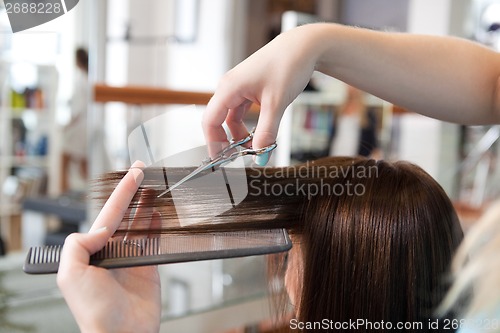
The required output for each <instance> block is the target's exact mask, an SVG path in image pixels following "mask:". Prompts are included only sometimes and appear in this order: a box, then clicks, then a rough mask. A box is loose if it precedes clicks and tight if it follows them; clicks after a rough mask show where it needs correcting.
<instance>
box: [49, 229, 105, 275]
mask: <svg viewBox="0 0 500 333" xmlns="http://www.w3.org/2000/svg"><path fill="white" fill-rule="evenodd" d="M110 236H111V234H110V232H109V229H108V228H107V227H103V228H99V229H96V230H94V231H92V232H90V233H88V234H81V233H73V234H71V235H69V236H68V237H66V240H65V241H64V246H63V250H62V253H61V262H60V264H59V273H61V271H65V270H70V271H71V270H73V269H77V268H78V267H80V268H81V267H82V266H84V267H87V266H88V264H89V260H90V256H91V255H92V254H94V253H96V252H97V251H99V250H100V249H102V248H103V247H104V245H106V242H107V241H108V239H109V237H110Z"/></svg>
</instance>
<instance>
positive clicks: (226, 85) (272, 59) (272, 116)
mask: <svg viewBox="0 0 500 333" xmlns="http://www.w3.org/2000/svg"><path fill="white" fill-rule="evenodd" d="M311 37H312V36H311V33H310V31H309V30H308V29H301V28H299V29H294V30H293V31H290V32H287V33H284V34H281V35H279V36H278V37H277V38H275V39H274V40H273V41H271V42H270V43H269V44H267V45H266V46H264V47H263V48H261V49H260V50H259V51H257V52H256V53H254V54H253V55H252V56H250V57H249V58H248V59H246V60H245V61H243V62H242V63H240V64H239V65H238V66H236V67H235V68H233V69H232V70H231V71H229V72H228V73H227V74H225V75H224V77H223V78H222V79H221V81H220V82H219V86H218V88H217V90H216V91H215V94H214V96H213V97H212V99H211V100H210V102H209V103H208V106H207V109H206V111H205V113H204V116H203V129H204V132H205V138H206V140H207V143H208V144H209V147H210V146H211V143H217V142H226V141H227V136H226V133H225V131H224V129H223V128H222V124H223V123H224V122H226V124H227V126H228V128H229V130H230V132H231V136H232V137H233V138H234V139H241V138H244V137H245V136H247V135H248V129H247V128H246V126H245V124H244V123H243V118H244V115H245V113H246V112H247V111H248V109H249V107H250V106H251V104H252V103H256V104H258V105H260V107H261V111H260V115H259V120H258V123H257V127H256V130H255V136H254V140H253V144H252V146H253V147H254V148H262V147H264V146H267V145H269V144H272V143H273V142H275V141H276V137H277V134H278V127H279V123H280V120H281V117H282V116H283V112H284V111H285V108H286V107H287V106H288V105H289V104H290V103H291V102H292V101H293V100H294V99H295V98H296V97H297V96H298V95H299V94H300V93H301V92H302V91H303V90H304V87H305V86H306V85H307V83H308V82H309V79H310V78H311V75H312V73H313V71H314V66H315V61H316V57H315V53H314V52H315V51H317V48H315V47H313V45H312V43H313V40H315V38H311ZM314 42H315V41H314ZM315 49H316V50H315ZM215 146H216V145H215ZM210 153H211V154H212V153H214V151H213V149H211V151H210ZM256 162H257V163H258V164H261V165H264V164H266V163H267V158H266V156H263V158H262V159H260V161H259V160H256Z"/></svg>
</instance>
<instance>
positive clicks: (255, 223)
mask: <svg viewBox="0 0 500 333" xmlns="http://www.w3.org/2000/svg"><path fill="white" fill-rule="evenodd" d="M300 168H301V169H300ZM185 172H186V170H184V173H185ZM229 172H230V171H229ZM145 174H146V177H145V180H144V182H143V185H142V186H141V189H140V190H139V193H138V195H137V196H136V199H134V201H133V203H132V205H131V207H137V206H138V202H139V195H140V194H141V193H143V194H144V193H146V194H147V195H151V196H155V197H156V196H157V195H158V193H160V192H161V191H163V188H158V183H159V182H158V179H162V176H161V175H162V171H161V170H159V169H151V170H146V172H145ZM122 176H123V173H116V174H112V175H107V179H106V180H105V181H103V182H101V183H100V184H99V185H100V187H98V192H100V193H106V194H105V195H104V196H102V197H101V199H105V198H106V197H107V195H109V193H110V191H111V190H112V188H113V187H114V185H115V184H116V182H117V181H118V180H119V179H120V178H121V177H122ZM179 177H180V176H179ZM247 177H248V181H249V184H250V183H251V182H252V181H253V182H254V183H253V184H252V186H250V191H249V194H248V195H247V197H246V198H245V200H243V202H241V203H240V204H239V205H238V206H236V208H234V209H231V210H229V211H227V212H225V213H223V214H221V215H219V216H217V217H214V218H211V219H210V223H205V224H198V225H193V226H188V227H183V228H180V227H179V226H178V225H177V224H176V223H175V219H176V217H175V210H174V209H173V207H172V201H171V198H169V197H168V196H167V197H165V198H158V199H156V201H154V203H153V205H154V207H156V208H158V209H159V210H160V212H161V214H162V216H163V222H162V223H163V224H162V228H161V230H160V231H161V232H174V233H175V232H207V231H217V230H227V229H229V230H235V229H245V230H248V229H269V228H287V229H289V230H290V232H291V233H292V234H293V235H297V236H298V237H297V238H298V239H300V242H301V243H300V246H301V249H302V253H303V272H302V274H301V276H302V279H303V281H302V288H301V291H300V297H299V300H300V304H298V309H300V310H299V312H300V313H297V320H300V321H302V322H321V321H322V320H324V319H327V320H330V321H332V322H345V321H349V320H358V319H363V320H367V321H370V322H372V323H373V322H378V323H380V322H381V321H385V322H386V323H387V322H391V323H393V324H394V325H396V323H398V322H401V323H411V322H420V323H422V327H421V328H420V327H419V330H423V331H426V330H429V331H430V329H429V327H428V320H429V319H431V318H432V314H433V312H432V311H433V310H434V309H435V307H436V306H437V305H438V304H439V302H440V301H441V299H442V297H443V296H444V293H445V291H446V284H445V283H444V277H445V273H446V272H447V270H448V268H449V264H450V262H451V258H452V255H453V253H454V251H455V249H456V248H457V246H458V245H459V243H460V241H461V239H462V237H463V234H462V231H461V228H460V224H459V221H458V218H457V215H456V213H455V211H454V209H453V206H452V204H451V202H450V200H449V198H448V197H447V195H446V194H445V192H444V191H443V189H442V188H441V187H440V186H439V184H438V183H437V182H436V181H435V180H434V179H432V177H430V176H429V175H428V174H427V173H426V172H424V171H423V170H422V169H421V168H419V167H417V166H415V165H413V164H410V163H407V162H396V163H389V162H385V161H374V160H369V159H364V158H343V157H331V158H325V159H321V160H317V161H313V162H308V163H306V164H303V165H299V166H292V167H284V168H258V169H257V168H249V169H247ZM259 182H260V183H259ZM264 182H267V183H268V184H271V185H272V186H275V187H280V186H281V188H282V189H283V188H285V186H288V189H289V190H290V191H288V192H287V193H286V194H285V193H284V192H281V193H279V194H278V195H274V194H272V193H271V194H270V193H265V192H264V191H259V189H262V187H259V184H260V185H262V184H264ZM290 184H291V185H292V186H290ZM304 188H305V189H307V190H312V189H314V190H315V191H314V192H315V195H311V194H312V193H310V192H307V191H304V190H303V189H304ZM349 188H350V189H351V192H348V189H349ZM300 189H302V190H300ZM318 189H321V193H320V192H318V191H317V190H318ZM356 189H357V190H356ZM145 190H147V191H145ZM191 190H192V189H191ZM148 191H149V192H148ZM148 193H149V194H148ZM275 194H276V193H275ZM217 200H218V198H213V197H199V196H197V197H194V196H193V194H192V191H191V193H190V191H189V190H187V191H186V201H185V204H186V205H187V206H189V205H192V206H193V211H192V212H193V215H196V214H200V215H203V212H204V209H203V206H204V205H217V202H218V201H217ZM127 226H128V222H127V221H126V220H125V221H124V223H123V225H122V227H120V231H119V232H125V231H126V230H127ZM441 328H442V327H441ZM393 329H394V328H393ZM362 330H363V331H370V328H369V327H364V328H363V329H362ZM414 330H416V329H415V328H414ZM306 331H307V330H306ZM433 331H436V330H433ZM438 331H439V330H438Z"/></svg>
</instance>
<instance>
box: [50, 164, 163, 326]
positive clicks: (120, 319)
mask: <svg viewBox="0 0 500 333" xmlns="http://www.w3.org/2000/svg"><path fill="white" fill-rule="evenodd" d="M143 166H144V165H143V164H142V163H135V164H134V165H133V167H132V168H131V169H130V171H129V172H128V173H127V175H126V176H125V177H124V178H123V179H122V181H121V182H120V184H119V185H118V186H117V188H116V189H115V191H114V192H113V194H112V195H111V197H110V198H109V200H108V201H107V202H106V204H105V206H104V207H103V209H102V210H101V212H100V214H99V215H98V217H97V218H96V220H95V222H94V224H93V225H92V228H91V229H90V231H89V233H88V234H72V235H70V236H68V237H67V238H66V241H65V243H64V250H63V252H62V256H61V262H60V265H59V272H58V274H57V284H58V286H59V288H60V290H61V292H62V294H63V296H64V298H65V300H66V303H67V304H68V306H69V308H70V310H71V312H72V313H73V316H74V318H75V320H76V322H77V324H78V326H79V328H80V330H81V332H89V333H90V332H92V333H99V332H158V330H159V327H160V316H161V299H160V298H161V296H160V295H161V293H160V277H159V275H158V269H157V267H156V266H146V267H138V268H125V269H113V270H107V269H103V268H98V267H95V266H90V265H89V264H88V263H89V257H90V255H91V254H93V253H95V252H97V251H98V250H100V249H101V248H102V247H103V246H104V245H105V244H106V242H107V240H108V239H109V238H110V237H111V235H113V233H114V232H115V230H116V229H117V228H118V226H119V225H120V222H121V221H122V218H123V216H124V214H125V213H126V211H127V207H128V205H129V203H130V201H131V200H132V197H133V196H134V194H135V193H136V191H137V188H138V187H139V185H140V183H141V181H142V179H143V177H144V176H143V172H142V170H141V168H140V167H143ZM132 223H134V222H132ZM158 223H160V216H159V215H158V214H157V213H154V212H151V224H155V226H158ZM126 237H127V238H136V237H138V236H134V235H127V236H126Z"/></svg>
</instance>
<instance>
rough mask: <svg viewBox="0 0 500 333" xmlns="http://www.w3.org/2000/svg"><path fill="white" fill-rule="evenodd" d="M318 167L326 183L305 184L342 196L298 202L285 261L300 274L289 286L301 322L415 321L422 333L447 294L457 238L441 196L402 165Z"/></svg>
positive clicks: (331, 162)
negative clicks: (447, 277)
mask: <svg viewBox="0 0 500 333" xmlns="http://www.w3.org/2000/svg"><path fill="white" fill-rule="evenodd" d="M315 164H316V165H317V167H316V170H319V169H320V168H319V166H320V165H322V166H326V167H327V168H326V169H325V171H326V170H329V173H330V174H331V175H333V177H328V176H329V175H328V174H325V173H323V174H320V175H317V177H319V178H320V179H316V180H312V179H311V180H310V181H309V183H317V184H320V185H322V184H325V183H330V184H332V186H336V190H337V193H341V192H342V195H336V193H330V194H327V195H316V196H314V197H311V199H310V200H304V206H303V210H302V211H303V214H302V217H301V219H302V223H299V224H298V225H297V226H295V228H294V229H293V230H292V233H293V234H294V240H295V242H296V243H297V244H295V247H296V249H294V250H292V258H291V263H292V268H293V267H298V268H299V269H298V270H294V271H292V272H290V270H289V271H288V272H287V273H288V274H287V275H288V276H287V284H288V285H289V288H290V287H292V288H293V290H292V291H291V292H290V294H291V295H292V298H294V299H292V303H294V304H295V306H296V307H297V309H298V313H297V316H298V318H299V319H300V320H302V321H309V322H310V321H318V322H321V321H322V320H323V319H324V318H327V319H329V320H333V321H335V322H342V321H346V320H349V319H351V320H356V319H365V320H368V321H371V322H375V323H380V322H381V321H382V320H384V321H386V322H387V321H391V322H392V323H394V324H396V323H397V322H407V323H410V322H418V321H420V322H422V324H424V327H425V326H426V325H427V324H428V319H430V318H432V314H433V310H435V307H436V306H437V305H438V304H439V302H440V300H441V299H442V297H443V296H444V293H445V291H446V284H445V283H444V282H445V273H446V272H447V270H448V268H449V265H450V262H451V258H452V256H453V253H454V251H455V249H456V248H457V246H458V245H459V243H460V241H461V239H462V232H461V228H460V225H459V221H458V218H457V216H456V214H455V211H454V209H453V206H452V204H451V202H450V200H449V199H448V197H447V196H446V194H445V192H444V191H443V189H442V188H441V187H440V186H439V185H438V184H437V183H436V181H435V180H434V179H432V178H431V177H430V176H429V175H428V174H427V173H425V172H424V171H423V170H422V169H420V168H419V167H417V166H415V165H412V164H409V163H405V162H398V163H388V162H383V161H377V162H376V161H373V160H363V159H356V160H350V161H349V160H339V159H326V160H320V161H317V162H316V163H315ZM310 168H311V170H314V165H311V166H310ZM333 171H338V172H333ZM321 182H323V183H321ZM323 188H324V189H325V190H326V189H327V187H323ZM349 189H350V190H351V192H350V193H349V192H348V191H349ZM297 256H298V257H299V258H296V257H297ZM301 261H302V262H301ZM366 330H368V329H366Z"/></svg>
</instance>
